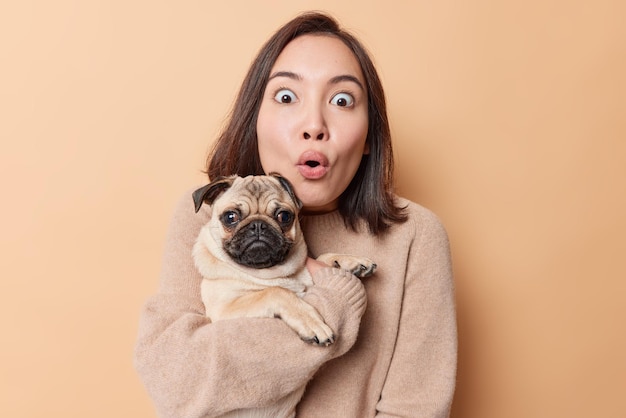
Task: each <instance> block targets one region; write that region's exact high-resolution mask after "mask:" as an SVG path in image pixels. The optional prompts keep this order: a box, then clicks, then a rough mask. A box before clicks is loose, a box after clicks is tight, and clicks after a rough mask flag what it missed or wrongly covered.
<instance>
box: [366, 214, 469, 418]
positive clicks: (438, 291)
mask: <svg viewBox="0 0 626 418" xmlns="http://www.w3.org/2000/svg"><path fill="white" fill-rule="evenodd" d="M417 222H418V226H417V228H418V229H417V230H418V231H419V230H420V229H421V231H422V232H421V234H420V233H419V232H418V236H417V237H416V239H415V241H414V242H413V244H412V246H411V249H410V252H409V259H408V265H407V273H406V280H405V289H404V297H403V301H402V308H401V314H400V326H399V329H398V335H397V341H396V346H395V350H394V354H393V358H392V361H391V364H390V368H389V372H388V376H387V379H386V381H385V385H384V388H383V391H382V394H381V398H380V401H379V403H378V405H377V411H378V414H377V417H416V416H419V417H424V418H445V417H448V416H449V414H450V408H451V404H452V398H453V395H454V387H455V379H456V362H457V329H456V309H455V297H454V284H453V277H452V265H451V257H450V250H449V243H448V237H447V234H446V231H445V230H444V228H443V226H442V225H441V223H440V222H439V220H438V219H437V218H436V217H435V216H434V215H433V214H432V213H430V212H427V211H425V212H424V213H423V216H422V217H421V219H420V220H418V221H417Z"/></svg>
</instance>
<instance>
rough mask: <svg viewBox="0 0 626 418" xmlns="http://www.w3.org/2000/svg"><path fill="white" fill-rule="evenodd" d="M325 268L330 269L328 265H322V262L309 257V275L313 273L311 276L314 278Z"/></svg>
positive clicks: (307, 261)
mask: <svg viewBox="0 0 626 418" xmlns="http://www.w3.org/2000/svg"><path fill="white" fill-rule="evenodd" d="M323 267H328V265H326V264H324V263H322V262H321V261H317V260H316V259H314V258H311V257H307V259H306V268H307V269H308V270H309V273H311V276H314V275H315V273H316V272H317V271H318V270H319V269H321V268H323Z"/></svg>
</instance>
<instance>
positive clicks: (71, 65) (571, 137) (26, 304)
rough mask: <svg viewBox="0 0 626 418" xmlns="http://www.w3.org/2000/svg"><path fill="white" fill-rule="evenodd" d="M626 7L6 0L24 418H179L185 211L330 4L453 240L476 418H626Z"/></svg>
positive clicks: (2, 20)
mask: <svg viewBox="0 0 626 418" xmlns="http://www.w3.org/2000/svg"><path fill="white" fill-rule="evenodd" d="M625 5H626V3H624V2H623V1H621V0H598V1H593V2H591V1H565V0H561V1H559V0H541V1H540V0H530V1H497V0H478V1H471V2H469V1H437V2H434V1H406V2H399V1H398V2H396V1H387V2H380V1H359V2H356V1H355V2H347V1H345V2H342V1H337V0H325V1H304V0H303V1H278V0H277V1H247V2H246V1H241V2H223V1H222V2H213V1H179V2H173V1H172V2H163V1H143V0H130V1H121V0H92V1H80V0H60V1H55V2H47V1H28V0H25V1H20V2H17V1H15V2H3V3H2V5H0V57H1V58H0V59H1V60H2V64H1V65H0V139H1V141H2V142H1V145H2V147H1V153H0V182H1V184H0V186H1V192H2V205H1V210H2V216H1V217H0V222H1V225H0V237H1V238H0V250H1V254H2V255H1V257H0V280H1V281H0V286H1V287H0V298H1V301H0V335H2V341H1V344H0V416H3V417H11V418H13V417H28V418H30V417H44V416H45V417H64V418H65V417H71V418H74V417H76V418H78V417H80V418H83V417H90V418H98V417H133V418H148V417H154V416H155V414H154V410H153V408H152V405H151V403H150V400H149V399H148V397H147V395H146V393H145V391H144V389H143V386H142V385H141V383H140V381H139V379H138V378H137V376H136V374H135V372H134V370H133V368H132V351H133V345H134V341H135V335H136V332H137V322H138V316H139V311H140V308H141V306H142V304H143V303H144V301H145V300H146V298H147V297H148V296H149V295H151V294H152V293H154V291H155V290H156V288H157V280H158V274H159V268H160V257H161V252H162V248H163V240H164V234H165V231H166V228H167V225H168V222H169V219H170V216H171V213H172V209H173V206H174V203H175V202H176V201H177V200H178V199H179V198H180V196H181V195H182V193H183V192H185V191H186V190H189V189H190V188H192V187H194V186H197V185H200V184H202V183H203V182H205V178H204V177H203V175H202V174H201V170H202V169H203V164H204V160H205V157H206V153H207V150H208V148H209V145H210V143H211V142H212V141H213V140H214V138H215V136H216V134H217V132H218V131H219V128H220V126H221V125H222V123H223V120H224V118H225V116H226V114H227V112H228V110H229V109H230V106H231V105H232V102H233V99H234V96H235V93H236V91H237V89H238V87H239V84H240V82H241V81H242V79H243V76H244V73H245V72H246V70H247V67H248V65H249V63H250V61H251V60H252V58H253V56H254V55H255V53H256V52H257V50H258V48H259V47H260V46H261V44H262V43H263V42H264V41H265V40H266V39H267V38H268V37H269V36H270V35H271V34H272V33H273V31H274V30H276V29H277V28H278V27H279V26H280V25H281V24H283V23H285V22H286V21H288V20H289V19H291V18H292V17H294V16H295V15H296V14H297V13H299V12H301V11H304V10H308V9H319V10H325V11H328V12H330V13H331V14H333V15H334V16H335V17H337V18H338V19H339V20H340V21H341V22H342V23H343V24H344V26H346V27H348V28H350V29H351V30H352V31H353V33H355V34H356V35H357V36H358V37H359V38H360V39H362V40H363V42H364V44H365V45H366V46H367V47H368V49H369V50H370V51H371V52H372V55H373V57H374V60H375V62H376V64H377V66H378V68H379V71H380V74H381V77H382V80H383V83H384V85H385V88H386V93H387V99H388V103H389V112H390V118H391V123H392V130H393V136H394V141H395V142H394V146H395V153H396V159H397V178H398V192H399V193H401V194H402V195H404V196H406V197H408V198H410V199H412V200H415V201H417V202H419V203H421V204H422V205H424V206H427V207H429V208H430V209H432V210H433V211H435V212H436V213H437V214H438V215H439V216H440V218H441V219H442V220H443V222H444V223H445V225H446V227H447V229H448V232H449V235H450V239H451V245H452V251H453V260H454V269H455V275H456V285H457V289H456V290H457V303H458V315H459V339H460V351H459V373H458V385H457V394H456V398H455V403H454V407H453V414H452V415H453V417H454V418H503V417H506V418H517V417H519V418H526V417H528V418H538V417H540V418H543V417H546V418H548V417H550V418H553V417H569V418H575V417H581V418H582V417H590V416H593V417H604V418H606V417H609V418H613V417H614V418H618V417H623V416H624V415H623V414H624V411H625V410H626V397H625V396H624V392H625V390H626V356H625V355H624V353H626V332H625V329H624V322H625V320H626V304H625V303H624V302H623V299H624V297H625V296H626V262H625V261H624V260H625V252H626V251H625V250H626V244H625V239H626V215H625V214H626V26H625V25H624V16H626V7H625ZM381 262H382V261H381ZM329 413H330V412H329Z"/></svg>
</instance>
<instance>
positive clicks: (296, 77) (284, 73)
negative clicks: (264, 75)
mask: <svg viewBox="0 0 626 418" xmlns="http://www.w3.org/2000/svg"><path fill="white" fill-rule="evenodd" d="M276 77H287V78H291V79H293V80H302V77H301V76H300V75H298V74H296V73H293V72H291V71H277V72H275V73H274V74H272V75H270V78H269V79H268V80H267V81H270V80H271V79H273V78H276Z"/></svg>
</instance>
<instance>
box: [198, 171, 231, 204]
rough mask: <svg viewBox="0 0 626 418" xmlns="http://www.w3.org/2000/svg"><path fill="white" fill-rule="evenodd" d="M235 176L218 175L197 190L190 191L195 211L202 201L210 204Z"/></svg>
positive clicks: (228, 185)
mask: <svg viewBox="0 0 626 418" xmlns="http://www.w3.org/2000/svg"><path fill="white" fill-rule="evenodd" d="M235 177H236V176H231V177H218V178H217V179H215V180H214V181H212V182H211V183H209V184H207V185H206V186H203V187H200V188H199V189H198V190H196V191H194V192H193V193H192V196H193V203H194V205H195V208H196V213H198V211H199V210H200V208H201V207H202V204H203V203H204V202H206V203H208V204H209V205H212V204H213V202H214V201H215V199H217V197H218V196H219V195H220V194H222V192H223V191H224V190H226V189H228V188H229V187H230V186H232V184H233V182H234V181H235Z"/></svg>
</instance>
